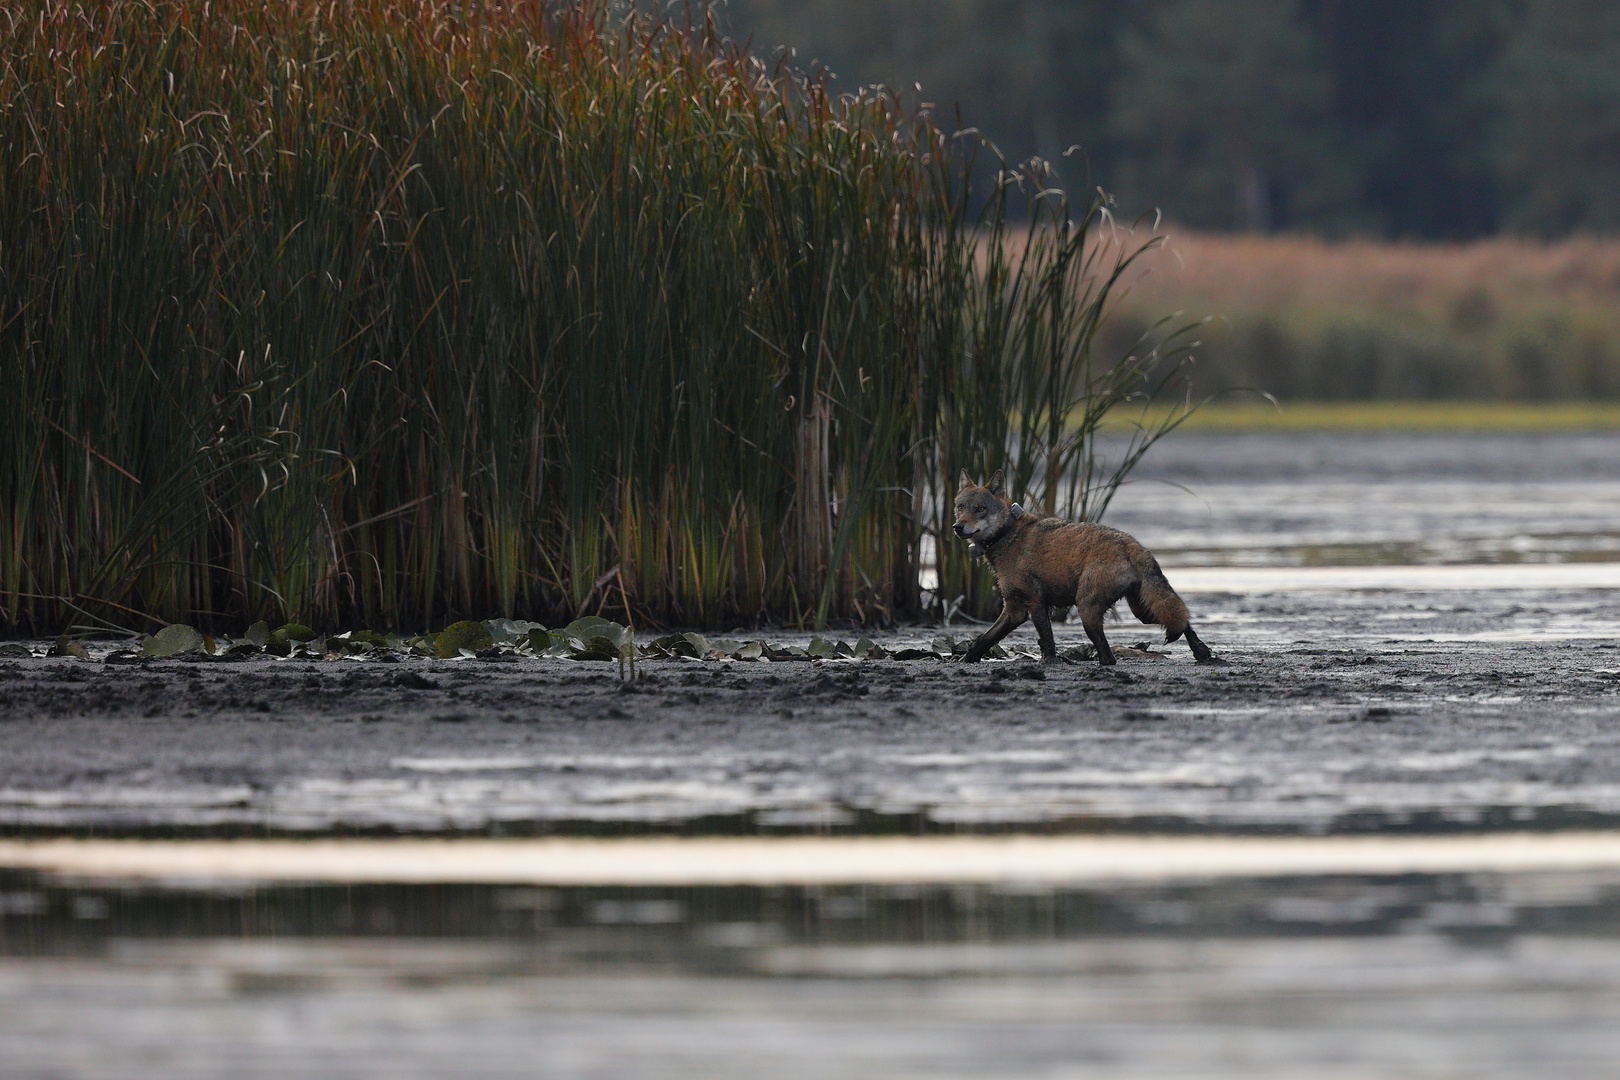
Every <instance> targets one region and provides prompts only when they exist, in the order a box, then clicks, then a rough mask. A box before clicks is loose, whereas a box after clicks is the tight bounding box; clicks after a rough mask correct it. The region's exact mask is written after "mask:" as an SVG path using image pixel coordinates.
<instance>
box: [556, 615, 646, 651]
mask: <svg viewBox="0 0 1620 1080" xmlns="http://www.w3.org/2000/svg"><path fill="white" fill-rule="evenodd" d="M562 632H563V633H564V634H565V635H566V636H568V637H571V638H576V639H578V640H580V641H589V640H590V639H591V638H593V637H604V638H607V639H608V640H609V641H611V642H613V647H614V648H615V649H617V648H618V647H619V646H620V645H624V644H627V643H629V642H632V641H634V640H635V633H634V632H633V631H632V630H631V629H630V628H629V627H628V626H621V625H620V624H618V623H616V622H612V621H610V620H608V619H604V618H601V617H600V616H597V615H589V616H587V617H585V618H583V619H575V620H574V621H573V622H571V623H569V624H568V625H567V626H565V627H563V630H562Z"/></svg>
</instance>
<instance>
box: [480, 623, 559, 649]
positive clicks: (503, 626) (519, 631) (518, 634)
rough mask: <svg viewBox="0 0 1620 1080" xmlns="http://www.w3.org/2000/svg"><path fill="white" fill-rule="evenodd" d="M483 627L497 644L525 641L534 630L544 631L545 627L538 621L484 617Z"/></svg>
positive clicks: (512, 643) (514, 643) (513, 643)
mask: <svg viewBox="0 0 1620 1080" xmlns="http://www.w3.org/2000/svg"><path fill="white" fill-rule="evenodd" d="M484 629H485V630H488V631H489V636H490V637H491V638H493V639H495V644H497V645H516V644H519V643H521V642H524V641H527V640H528V639H529V637H530V636H531V635H532V634H533V633H534V632H535V631H536V630H538V631H539V632H540V633H542V634H544V633H546V628H545V627H544V626H542V625H540V624H539V623H537V622H526V621H524V620H522V619H485V620H484ZM548 636H549V635H548Z"/></svg>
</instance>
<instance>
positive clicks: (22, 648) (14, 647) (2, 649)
mask: <svg viewBox="0 0 1620 1080" xmlns="http://www.w3.org/2000/svg"><path fill="white" fill-rule="evenodd" d="M0 656H15V657H24V656H26V657H28V658H29V659H33V656H34V653H33V650H31V649H29V647H28V646H26V645H18V644H17V643H16V642H15V641H8V642H6V643H5V644H4V645H0Z"/></svg>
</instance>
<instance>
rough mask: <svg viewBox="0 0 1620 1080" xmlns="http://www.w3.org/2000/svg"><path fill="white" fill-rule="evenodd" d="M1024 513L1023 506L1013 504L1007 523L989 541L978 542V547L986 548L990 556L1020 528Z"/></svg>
mask: <svg viewBox="0 0 1620 1080" xmlns="http://www.w3.org/2000/svg"><path fill="white" fill-rule="evenodd" d="M1024 513H1025V511H1024V508H1023V507H1022V506H1019V505H1018V504H1017V503H1013V504H1012V511H1011V513H1009V514H1008V515H1007V523H1006V524H1005V525H1003V526H1002V527H1001V528H999V529H997V530H996V535H994V536H992V537H991V538H990V539H988V540H978V541H977V543H978V545H979V546H980V547H982V548H984V552H985V554H986V555H988V554H990V549H991V548H993V547H995V546H996V545H997V544H999V543H1001V542H1002V541H1003V540H1005V539H1007V537H1009V536H1011V535H1012V531H1013V530H1014V529H1016V528H1017V527H1018V519H1019V518H1021V517H1023V516H1024Z"/></svg>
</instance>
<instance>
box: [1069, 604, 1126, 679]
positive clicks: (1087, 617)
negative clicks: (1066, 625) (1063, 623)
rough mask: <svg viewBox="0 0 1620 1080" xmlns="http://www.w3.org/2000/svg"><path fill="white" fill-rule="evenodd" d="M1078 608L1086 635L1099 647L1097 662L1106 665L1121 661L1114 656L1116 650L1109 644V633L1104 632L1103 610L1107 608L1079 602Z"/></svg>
mask: <svg viewBox="0 0 1620 1080" xmlns="http://www.w3.org/2000/svg"><path fill="white" fill-rule="evenodd" d="M1112 606H1113V605H1112V604H1110V605H1109V607H1112ZM1078 608H1079V611H1080V625H1081V626H1084V627H1085V628H1086V637H1088V638H1090V639H1091V643H1092V644H1093V645H1095V646H1096V647H1097V662H1098V663H1100V664H1102V665H1103V666H1104V667H1107V666H1109V665H1111V664H1116V663H1118V662H1119V661H1118V660H1116V659H1115V658H1114V650H1113V649H1112V648H1110V647H1109V645H1108V635H1106V634H1104V633H1103V612H1104V611H1105V610H1106V609H1105V608H1100V607H1097V606H1096V605H1095V604H1088V603H1082V604H1079V605H1078Z"/></svg>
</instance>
